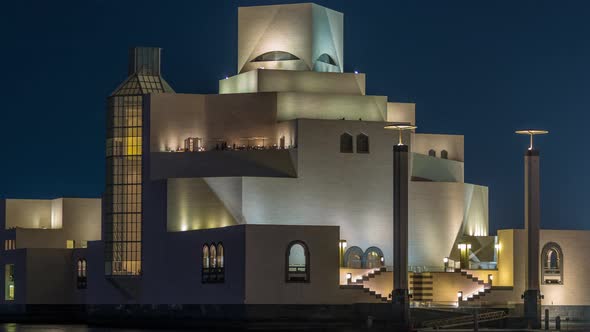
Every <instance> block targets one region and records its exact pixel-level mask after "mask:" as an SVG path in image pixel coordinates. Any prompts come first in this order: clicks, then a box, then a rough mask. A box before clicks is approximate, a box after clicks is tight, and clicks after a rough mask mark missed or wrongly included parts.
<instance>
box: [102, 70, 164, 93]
mask: <svg viewBox="0 0 590 332" xmlns="http://www.w3.org/2000/svg"><path fill="white" fill-rule="evenodd" d="M152 92H169V93H174V90H173V89H172V87H170V85H169V84H168V82H166V80H165V79H164V78H163V77H162V76H160V75H140V74H133V75H131V76H129V77H128V78H127V79H126V80H125V81H124V82H123V83H121V85H119V87H118V88H117V89H115V91H114V92H113V93H112V94H111V96H137V95H144V94H148V93H152Z"/></svg>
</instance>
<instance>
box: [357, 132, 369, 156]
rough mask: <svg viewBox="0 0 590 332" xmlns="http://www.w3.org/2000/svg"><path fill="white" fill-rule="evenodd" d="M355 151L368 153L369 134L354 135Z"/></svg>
mask: <svg viewBox="0 0 590 332" xmlns="http://www.w3.org/2000/svg"><path fill="white" fill-rule="evenodd" d="M356 152H357V153H369V136H367V135H365V134H359V135H357V136H356Z"/></svg>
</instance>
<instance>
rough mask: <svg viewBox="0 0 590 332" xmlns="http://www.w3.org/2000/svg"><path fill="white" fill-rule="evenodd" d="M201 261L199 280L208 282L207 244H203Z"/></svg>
mask: <svg viewBox="0 0 590 332" xmlns="http://www.w3.org/2000/svg"><path fill="white" fill-rule="evenodd" d="M202 261H203V263H202V264H203V265H202V266H201V281H202V282H208V281H209V271H210V270H209V268H210V265H209V245H207V244H205V245H203V251H202Z"/></svg>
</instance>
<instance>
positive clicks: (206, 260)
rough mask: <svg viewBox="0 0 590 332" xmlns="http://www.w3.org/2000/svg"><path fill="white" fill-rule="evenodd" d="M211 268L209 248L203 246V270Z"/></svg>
mask: <svg viewBox="0 0 590 332" xmlns="http://www.w3.org/2000/svg"><path fill="white" fill-rule="evenodd" d="M208 268H209V246H208V245H204V246H203V269H208Z"/></svg>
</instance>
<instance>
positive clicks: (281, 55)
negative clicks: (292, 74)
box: [251, 51, 299, 62]
mask: <svg viewBox="0 0 590 332" xmlns="http://www.w3.org/2000/svg"><path fill="white" fill-rule="evenodd" d="M286 60H299V58H298V57H296V56H295V55H293V54H291V53H289V52H284V51H271V52H266V53H264V54H261V55H259V56H257V57H256V58H255V59H254V60H252V61H251V62H262V61H286Z"/></svg>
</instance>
